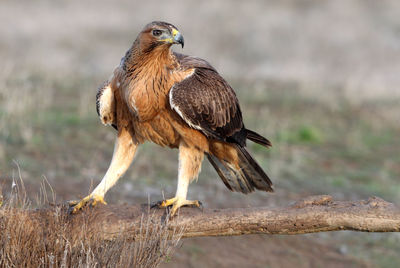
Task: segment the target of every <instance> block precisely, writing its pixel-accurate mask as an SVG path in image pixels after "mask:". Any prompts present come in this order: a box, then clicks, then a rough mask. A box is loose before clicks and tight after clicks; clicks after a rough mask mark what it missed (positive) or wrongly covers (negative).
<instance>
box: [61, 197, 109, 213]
mask: <svg viewBox="0 0 400 268" xmlns="http://www.w3.org/2000/svg"><path fill="white" fill-rule="evenodd" d="M99 203H100V204H103V205H107V203H106V201H104V197H102V196H98V195H88V196H86V197H85V198H82V200H80V201H77V200H74V201H69V202H68V204H69V212H70V213H72V214H74V213H76V212H78V211H79V210H81V209H82V208H83V207H85V206H87V205H90V206H92V207H94V206H96V205H97V204H99Z"/></svg>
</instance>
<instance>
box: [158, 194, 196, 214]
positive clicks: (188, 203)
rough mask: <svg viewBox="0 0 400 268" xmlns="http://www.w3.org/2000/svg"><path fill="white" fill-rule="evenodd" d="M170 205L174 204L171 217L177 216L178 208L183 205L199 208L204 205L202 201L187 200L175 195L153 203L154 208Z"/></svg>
mask: <svg viewBox="0 0 400 268" xmlns="http://www.w3.org/2000/svg"><path fill="white" fill-rule="evenodd" d="M169 206H172V208H171V211H170V215H171V217H173V216H175V214H176V212H177V211H178V209H179V208H180V207H183V206H194V207H198V208H202V207H203V206H202V204H201V202H200V201H198V200H186V199H183V198H179V197H174V198H171V199H167V200H163V201H159V202H157V203H155V204H154V205H152V206H151V208H154V207H158V208H166V207H169Z"/></svg>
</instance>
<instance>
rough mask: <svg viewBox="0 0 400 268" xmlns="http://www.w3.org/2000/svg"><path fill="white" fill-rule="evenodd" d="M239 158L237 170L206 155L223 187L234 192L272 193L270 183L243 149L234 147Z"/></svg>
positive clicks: (233, 166) (231, 165) (225, 162)
mask: <svg viewBox="0 0 400 268" xmlns="http://www.w3.org/2000/svg"><path fill="white" fill-rule="evenodd" d="M236 150H237V152H238V156H239V168H236V167H235V165H233V164H231V163H229V162H227V161H225V160H222V159H219V158H217V157H215V156H214V155H212V154H208V155H207V157H208V160H209V161H210V163H211V164H212V166H213V167H214V168H215V170H216V171H217V173H218V175H219V176H220V178H221V179H222V181H223V182H224V184H225V186H226V187H227V188H228V189H229V190H231V191H234V192H242V193H244V194H247V193H251V192H253V191H254V190H255V189H257V190H261V191H267V192H273V189H272V182H271V180H270V179H269V177H268V176H267V174H266V173H265V172H264V171H263V170H262V168H261V167H260V166H259V165H258V164H257V162H256V161H255V160H254V159H253V158H252V157H251V155H250V154H249V152H248V151H247V150H246V148H245V147H242V146H240V145H236Z"/></svg>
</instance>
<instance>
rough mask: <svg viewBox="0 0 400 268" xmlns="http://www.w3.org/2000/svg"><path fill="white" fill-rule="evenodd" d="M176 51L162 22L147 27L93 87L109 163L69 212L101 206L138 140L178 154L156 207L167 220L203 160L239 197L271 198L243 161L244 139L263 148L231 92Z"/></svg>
mask: <svg viewBox="0 0 400 268" xmlns="http://www.w3.org/2000/svg"><path fill="white" fill-rule="evenodd" d="M173 44H180V45H181V46H182V48H183V45H184V39H183V36H182V34H181V33H180V32H179V31H178V29H177V28H176V27H175V26H174V25H172V24H170V23H166V22H160V21H155V22H151V23H149V24H147V25H146V26H145V27H144V29H143V30H142V31H141V32H140V33H139V35H138V37H137V38H136V40H135V41H134V43H133V45H132V46H131V48H130V49H129V50H128V51H127V52H126V54H125V56H124V57H123V58H122V59H121V62H120V64H119V66H117V67H116V69H115V70H114V73H113V75H111V77H110V78H109V79H108V80H107V81H106V82H104V84H103V85H102V86H100V88H99V90H98V93H97V95H96V108H97V113H98V115H99V117H100V120H101V121H102V122H103V124H105V125H111V126H113V127H114V128H115V129H116V130H117V131H118V136H117V139H116V142H115V147H114V154H113V157H112V160H111V164H110V166H109V168H108V170H107V172H106V174H105V176H104V177H103V179H102V180H101V182H100V184H99V185H98V186H97V187H96V188H95V189H94V190H93V192H92V193H91V194H89V195H88V196H86V197H85V198H83V199H82V200H80V201H77V202H73V203H71V209H72V211H73V212H76V211H78V210H79V209H81V208H82V207H83V206H85V205H86V204H88V203H91V204H92V205H96V204H97V203H104V204H105V201H104V195H105V194H106V192H107V191H108V190H109V189H110V188H111V187H112V186H113V185H114V184H115V183H116V182H117V180H118V179H119V178H120V177H121V176H122V175H123V174H124V173H125V171H126V170H127V169H128V167H129V166H130V164H131V162H132V160H133V157H134V155H135V152H136V149H137V147H138V145H140V144H142V143H144V142H145V141H151V142H154V143H156V144H158V145H160V146H163V147H169V148H178V149H179V170H178V186H177V191H176V195H175V197H173V198H171V199H167V200H163V201H160V202H159V203H158V206H159V207H169V206H172V208H171V212H170V213H171V215H174V214H175V213H176V212H177V210H178V208H180V207H181V206H185V205H194V206H197V207H199V206H200V202H199V201H197V200H194V201H191V200H187V199H186V196H187V191H188V186H189V184H190V182H192V181H193V180H194V179H196V178H197V176H198V174H199V172H200V168H201V164H202V161H203V158H204V155H205V156H207V159H208V161H210V163H211V164H212V166H213V167H214V168H215V170H216V171H217V173H218V175H219V176H220V178H221V179H222V181H223V183H224V184H225V186H226V187H227V188H228V189H229V190H231V191H236V192H241V193H245V194H247V193H250V192H253V191H254V190H255V189H257V190H261V191H268V192H272V191H273V189H272V183H271V180H270V179H269V178H268V176H267V174H266V173H265V172H264V171H263V169H262V168H261V167H260V166H259V164H258V163H257V162H256V160H254V159H253V157H252V156H251V155H250V153H249V152H248V150H247V148H246V140H247V139H248V140H251V141H253V142H255V143H258V144H261V145H263V146H265V147H267V148H268V147H270V146H271V143H270V141H269V140H267V139H266V138H264V137H262V136H261V135H259V134H257V133H256V132H254V131H251V130H249V129H246V128H245V126H244V124H243V118H242V112H241V110H240V106H239V102H238V99H237V97H236V94H235V92H234V91H233V89H232V88H231V87H230V85H229V84H228V83H227V82H226V81H225V80H224V79H223V78H222V77H221V76H220V75H219V73H218V72H217V71H216V70H215V69H214V68H213V67H212V66H211V65H210V64H209V63H208V62H207V61H205V60H203V59H200V58H197V57H192V56H187V55H183V54H179V53H175V52H173V51H171V46H172V45H173Z"/></svg>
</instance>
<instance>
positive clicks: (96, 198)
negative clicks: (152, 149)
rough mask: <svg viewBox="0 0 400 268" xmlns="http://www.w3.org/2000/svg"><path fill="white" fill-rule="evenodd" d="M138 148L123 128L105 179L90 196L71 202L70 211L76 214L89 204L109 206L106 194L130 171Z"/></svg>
mask: <svg viewBox="0 0 400 268" xmlns="http://www.w3.org/2000/svg"><path fill="white" fill-rule="evenodd" d="M136 148H137V145H136V144H134V143H133V141H132V137H131V135H130V133H129V131H128V130H126V129H125V128H121V129H120V130H119V133H118V138H117V140H116V142H115V147H114V154H113V157H112V160H111V164H110V167H109V168H108V170H107V172H106V174H105V175H104V177H103V179H102V180H101V182H100V183H99V185H97V187H96V188H95V189H94V190H93V192H92V193H91V194H90V195H88V196H86V197H85V198H83V199H82V200H80V201H72V202H69V205H70V211H71V212H72V213H76V212H78V211H79V210H80V209H81V208H83V207H84V206H86V205H87V204H88V203H89V204H91V205H92V206H95V205H97V204H98V203H101V204H107V203H106V202H105V201H104V196H105V194H106V193H107V191H108V190H109V189H110V188H111V187H112V186H113V185H114V184H115V183H116V182H117V181H118V179H119V178H120V177H121V176H122V175H123V174H124V173H125V171H126V170H127V169H128V167H129V166H130V164H131V162H132V160H133V157H134V155H135V152H136Z"/></svg>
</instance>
